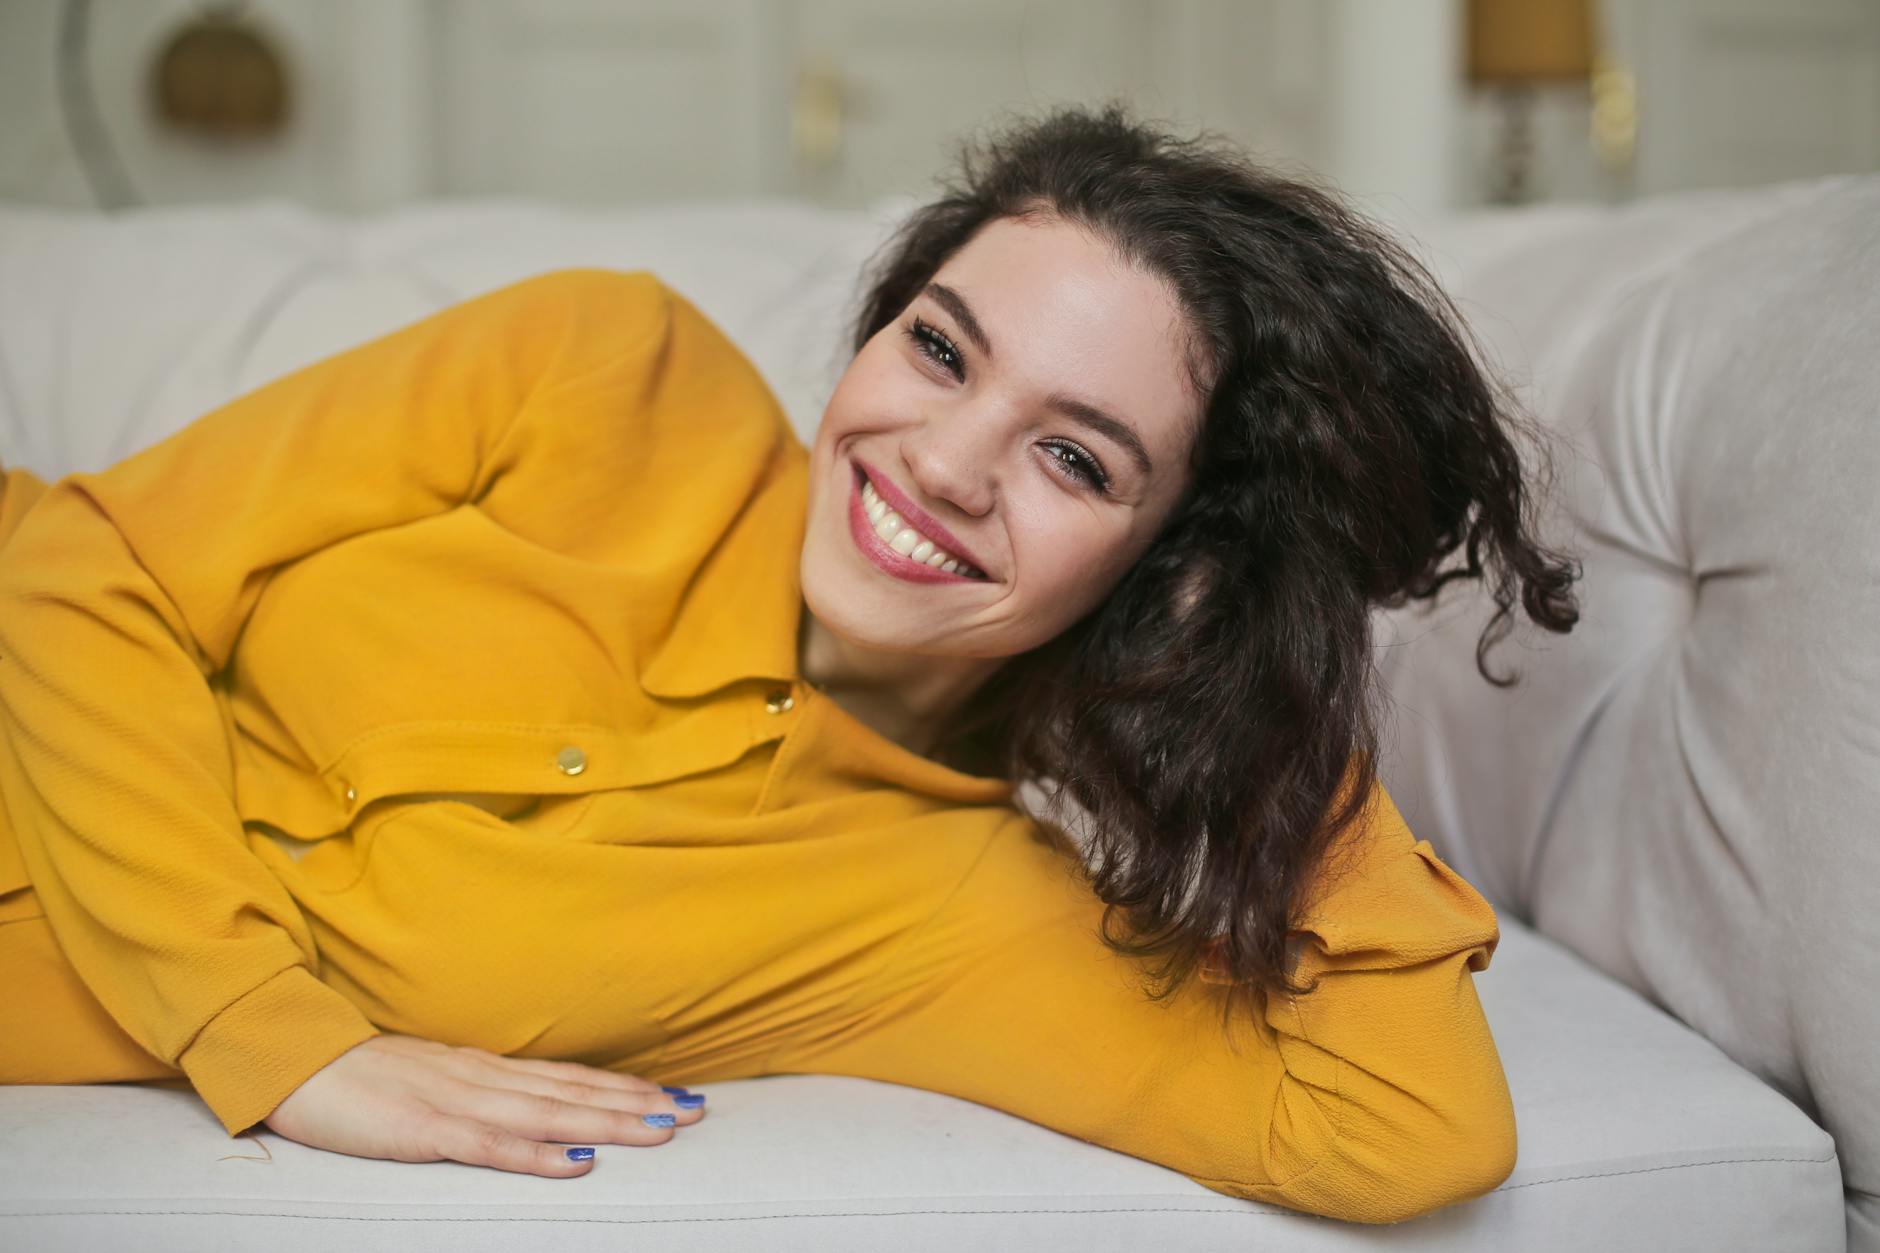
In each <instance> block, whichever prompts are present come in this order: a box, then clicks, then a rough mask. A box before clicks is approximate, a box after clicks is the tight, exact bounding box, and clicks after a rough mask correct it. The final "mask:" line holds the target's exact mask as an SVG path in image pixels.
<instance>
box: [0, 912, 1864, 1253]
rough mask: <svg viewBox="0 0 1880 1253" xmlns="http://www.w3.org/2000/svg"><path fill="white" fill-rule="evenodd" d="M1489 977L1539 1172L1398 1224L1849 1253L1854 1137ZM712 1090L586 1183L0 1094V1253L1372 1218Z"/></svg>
mask: <svg viewBox="0 0 1880 1253" xmlns="http://www.w3.org/2000/svg"><path fill="white" fill-rule="evenodd" d="M1476 978H1477V985H1478V988H1479V991H1480V994H1481V997H1482V1003H1483V1008H1484V1009H1485V1010H1486V1011H1487V1013H1488V1015H1489V1017H1490V1019H1491V1020H1492V1021H1493V1022H1494V1023H1495V1031H1496V1037H1497V1041H1498V1047H1499V1049H1500V1051H1501V1055H1502V1060H1503V1064H1504V1066H1505V1068H1506V1070H1507V1074H1508V1081H1509V1084H1510V1086H1511V1088H1512V1090H1513V1092H1514V1093H1515V1106H1516V1117H1517V1121H1518V1124H1519V1126H1520V1137H1521V1156H1520V1162H1519V1163H1518V1165H1517V1166H1516V1168H1515V1171H1514V1174H1513V1175H1511V1176H1510V1177H1509V1178H1508V1179H1507V1180H1506V1181H1505V1182H1503V1184H1502V1185H1501V1186H1500V1187H1499V1188H1497V1189H1496V1190H1495V1191H1494V1192H1491V1193H1489V1194H1488V1195H1486V1196H1482V1197H1479V1198H1477V1199H1475V1200H1473V1201H1470V1202H1468V1203H1466V1204H1463V1205H1456V1206H1450V1207H1448V1208H1446V1209H1442V1210H1437V1211H1435V1212H1433V1213H1430V1214H1426V1215H1424V1216H1422V1217H1420V1218H1415V1219H1411V1220H1409V1221H1408V1222H1404V1223H1400V1224H1397V1225H1396V1226H1395V1227H1394V1228H1393V1229H1392V1235H1393V1236H1394V1237H1395V1238H1396V1239H1398V1240H1411V1239H1414V1238H1417V1237H1420V1238H1421V1240H1422V1243H1421V1244H1419V1245H1418V1246H1417V1247H1423V1248H1432V1249H1436V1248H1440V1249H1444V1250H1477V1249H1479V1250H1484V1251H1487V1250H1496V1251H1499V1250H1505V1249H1522V1250H1525V1251H1527V1253H1546V1251H1549V1250H1560V1251H1561V1253H1567V1251H1569V1250H1570V1251H1572V1253H1580V1251H1581V1250H1585V1249H1658V1248H1667V1247H1671V1248H1741V1249H1774V1248H1783V1249H1838V1248H1840V1247H1841V1244H1840V1241H1841V1236H1842V1232H1841V1216H1840V1203H1839V1202H1840V1192H1841V1176H1840V1170H1839V1167H1838V1164H1837V1163H1836V1161H1835V1156H1834V1145H1833V1143H1832V1142H1831V1141H1830V1140H1829V1138H1828V1136H1827V1135H1826V1134H1825V1133H1824V1132H1823V1131H1822V1130H1821V1129H1820V1128H1819V1127H1817V1126H1815V1125H1814V1124H1813V1123H1811V1122H1810V1121H1809V1120H1808V1119H1807V1118H1805V1117H1803V1116H1802V1114H1801V1113H1800V1112H1799V1111H1797V1110H1796V1109H1795V1107H1794V1106H1793V1105H1792V1104H1790V1103H1789V1102H1788V1101H1786V1100H1784V1099H1783V1098H1782V1097H1781V1096H1780V1095H1778V1094H1777V1093H1776V1092H1774V1091H1773V1090H1772V1089H1770V1088H1769V1087H1767V1086H1766V1085H1764V1084H1762V1083H1760V1082H1758V1081H1757V1080H1756V1079H1754V1078H1752V1077H1751V1076H1750V1075H1749V1074H1747V1073H1746V1072H1745V1071H1744V1070H1743V1069H1742V1068H1741V1067H1739V1066H1737V1065H1736V1064H1735V1063H1733V1062H1731V1061H1730V1060H1729V1058H1727V1057H1725V1056H1724V1055H1723V1054H1722V1053H1721V1052H1720V1051H1719V1050H1718V1049H1717V1048H1716V1046H1714V1045H1712V1044H1711V1043H1710V1042H1709V1041H1707V1040H1705V1039H1704V1038H1703V1037H1702V1036H1699V1035H1698V1034H1697V1033H1695V1032H1694V1031H1691V1030H1690V1029H1689V1028H1687V1027H1685V1026H1683V1025H1682V1024H1680V1023H1678V1022H1676V1021H1675V1020H1673V1019H1672V1018H1670V1017H1669V1016H1667V1015H1666V1014H1664V1013H1662V1012H1660V1011H1659V1010H1657V1009H1655V1008H1653V1007H1652V1006H1651V1005H1649V1004H1647V1003H1646V1002H1645V1001H1644V1000H1643V999H1642V998H1640V997H1639V996H1637V995H1636V994H1634V993H1632V992H1630V991H1628V990H1627V989H1625V988H1622V987H1620V986H1619V985H1618V984H1616V983H1614V982H1612V981H1611V980H1610V979H1607V978H1605V977H1604V976H1602V975H1600V974H1598V973H1596V972H1594V971H1593V970H1592V969H1590V968H1589V967H1588V966H1586V964H1585V963H1583V962H1581V961H1580V960H1579V959H1578V958H1576V957H1574V956H1572V955H1571V954H1570V953H1568V952H1567V951H1566V950H1565V949H1564V948H1562V947H1561V946H1559V945H1557V944H1555V943H1553V942H1551V941H1549V940H1546V939H1543V938H1541V937H1539V936H1536V935H1535V934H1534V933H1533V932H1531V931H1529V930H1528V929H1527V928H1525V927H1523V926H1522V925H1521V924H1519V923H1512V922H1511V923H1508V924H1505V925H1504V926H1503V930H1502V943H1501V947H1500V949H1499V950H1498V951H1497V953H1496V958H1495V963H1494V966H1493V967H1492V968H1491V969H1489V970H1486V971H1483V972H1482V973H1481V974H1479V975H1478V976H1476ZM700 1090H701V1091H705V1092H706V1093H707V1095H708V1096H709V1097H710V1109H711V1113H710V1114H709V1115H708V1116H707V1117H706V1118H705V1119H704V1120H703V1121H701V1122H698V1123H696V1124H694V1125H693V1126H691V1127H687V1128H685V1129H684V1130H683V1131H682V1132H681V1133H680V1134H679V1135H678V1137H677V1138H675V1139H673V1140H672V1141H670V1142H668V1143H666V1144H663V1145H660V1146H657V1147H653V1148H635V1147H629V1146H624V1145H603V1146H601V1147H600V1148H599V1149H598V1151H597V1154H596V1160H595V1167H594V1169H593V1170H592V1171H590V1172H589V1173H588V1174H586V1175H583V1176H581V1177H579V1178H575V1179H541V1178H536V1177H534V1176H528V1175H515V1174H506V1173H503V1172H500V1171H495V1170H490V1169H487V1168H485V1167H480V1166H465V1165H461V1164H458V1163H455V1162H427V1163H406V1162H390V1161H370V1160H367V1159H364V1158H355V1157H347V1156H344V1155H342V1154H337V1153H327V1152H322V1151H320V1150H317V1149H309V1148H307V1147H305V1146H303V1145H300V1144H296V1143H294V1142H293V1141H291V1140H287V1139H284V1138H283V1137H281V1136H278V1135H276V1134H274V1133H273V1132H271V1131H268V1130H267V1129H266V1128H260V1129H258V1130H256V1131H254V1132H251V1133H249V1135H248V1136H245V1137H243V1138H242V1139H240V1140H236V1141H231V1140H230V1139H229V1138H228V1136H227V1134H226V1133H225V1132H223V1130H222V1128H221V1127H220V1125H218V1124H217V1123H216V1121H215V1119H214V1117H213V1116H211V1115H210V1114H209V1112H208V1109H207V1108H206V1107H205V1106H204V1105H203V1104H202V1103H201V1102H200V1101H199V1100H197V1099H196V1097H195V1096H194V1094H193V1093H190V1092H188V1091H187V1090H176V1089H174V1088H171V1087H166V1086H162V1085H156V1084H116V1085H93V1086H89V1087H15V1088H0V1246H4V1247H7V1248H18V1249H41V1248H45V1249H52V1248H56V1249H65V1250H90V1249H97V1250H105V1249H121V1248H129V1247H135V1248H137V1249H138V1250H139V1253H165V1251H167V1250H177V1251H178V1253H183V1251H185V1250H187V1251H190V1253H193V1251H194V1250H197V1249H203V1248H236V1247H263V1246H265V1247H267V1248H269V1249H270V1250H273V1251H275V1253H290V1251H292V1250H299V1249H322V1248H333V1247H342V1246H343V1247H346V1248H385V1249H397V1250H400V1251H401V1253H418V1251H420V1250H426V1249H440V1250H443V1249H449V1250H453V1251H461V1250H464V1249H480V1248H488V1249H511V1248H518V1247H520V1248H543V1249H547V1248H553V1249H556V1250H558V1251H560V1250H570V1251H573V1250H581V1249H596V1250H599V1249H618V1248H623V1247H636V1248H637V1247H640V1244H641V1242H642V1241H643V1242H644V1243H645V1244H646V1245H647V1246H648V1247H651V1246H652V1245H655V1244H656V1245H657V1246H658V1247H659V1248H661V1249H673V1250H701V1251H703V1250H713V1251H714V1253H722V1251H728V1250H742V1249H753V1250H756V1249H763V1250H775V1249H816V1250H843V1249H854V1250H875V1249H880V1248H886V1247H892V1248H896V1249H922V1250H934V1251H936V1253H939V1251H941V1250H947V1251H951V1250H955V1249H959V1248H972V1247H982V1246H983V1247H996V1248H1011V1249H1036V1250H1072V1249H1075V1250H1077V1251H1078V1253H1137V1251H1138V1250H1142V1249H1215V1248H1221V1249H1225V1248H1285V1249H1288V1250H1292V1251H1294V1253H1312V1251H1313V1250H1320V1249H1324V1250H1330V1249H1335V1248H1338V1249H1342V1248H1349V1247H1351V1240H1352V1234H1353V1232H1354V1231H1355V1230H1357V1229H1356V1228H1354V1227H1352V1226H1351V1225H1350V1224H1346V1223H1339V1222H1332V1221H1328V1220H1326V1219H1322V1218H1318V1217H1315V1216H1313V1215H1309V1214H1301V1213H1297V1212H1295V1211H1292V1210H1287V1209H1283V1208H1280V1207H1278V1206H1271V1205H1261V1204H1258V1203H1255V1202H1251V1201H1242V1200H1238V1199H1235V1198H1233V1197H1228V1196H1223V1195H1221V1194H1220V1193H1217V1192H1213V1191H1210V1190H1209V1189H1207V1188H1204V1187H1202V1186H1201V1185H1200V1184H1197V1183H1195V1182H1193V1181H1192V1180H1189V1179H1187V1178H1185V1177H1184V1176H1182V1175H1180V1174H1178V1173H1176V1172H1174V1171H1172V1170H1168V1169H1166V1168H1164V1167H1161V1166H1157V1165H1154V1164H1152V1163H1150V1162H1146V1161H1142V1160H1139V1159H1136V1158H1131V1157H1125V1156H1123V1155H1121V1154H1118V1153H1113V1152H1110V1151H1109V1150H1106V1149H1102V1148H1098V1147H1096V1146H1094V1145H1091V1144H1087V1143H1085V1142H1083V1141H1080V1140H1076V1139H1073V1138H1071V1137H1068V1136H1065V1135H1061V1134H1059V1133H1058V1132H1055V1131H1052V1130H1049V1129H1047V1128H1045V1127H1042V1126H1038V1125H1036V1124H1033V1123H1028V1122H1024V1121H1021V1120H1019V1119H1016V1118H1013V1117H1011V1116H1009V1115H1006V1114H1004V1113H1001V1112H999V1111H996V1110H992V1109H989V1108H987V1107H985V1106H981V1105H976V1104H974V1103H972V1102H970V1101H963V1100H960V1099H957V1098H955V1097H951V1096H945V1095H942V1094H939V1093H934V1092H926V1091H921V1090H918V1089H915V1088H909V1087H903V1086H900V1085H893V1084H884V1083H876V1082H873V1081H870V1080H866V1079H856V1078H849V1077H845V1076H823V1075H770V1076H765V1077H763V1078H758V1079H746V1080H739V1081H735V1082H730V1083H720V1084H713V1085H710V1086H709V1087H707V1088H702V1089H700ZM1181 1116H1182V1115H1181V1111H1180V1110H1179V1109H1171V1110H1168V1111H1167V1117H1170V1118H1180V1117H1181ZM336 1233H337V1234H336Z"/></svg>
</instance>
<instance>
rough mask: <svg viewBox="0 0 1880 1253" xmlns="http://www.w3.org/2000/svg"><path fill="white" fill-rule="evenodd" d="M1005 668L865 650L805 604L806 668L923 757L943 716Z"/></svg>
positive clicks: (818, 683)
mask: <svg viewBox="0 0 1880 1253" xmlns="http://www.w3.org/2000/svg"><path fill="white" fill-rule="evenodd" d="M997 666H998V662H997V660H996V659H986V658H979V657H932V656H928V655H926V654H920V653H897V652H887V651H882V650H879V649H867V648H862V647H859V646H858V645H855V644H852V643H850V642H849V641H848V640H845V639H843V638H842V637H841V636H839V635H837V634H836V633H835V632H833V631H831V630H829V629H828V628H827V627H825V626H823V624H822V623H821V622H819V621H818V620H817V618H816V615H815V614H813V613H811V612H810V609H809V605H808V604H807V603H806V604H804V606H803V608H802V620H801V623H800V626H799V629H798V633H797V668H798V673H800V674H801V675H802V676H803V678H804V680H805V681H806V682H808V683H809V684H810V685H811V686H813V687H815V688H816V689H817V690H818V691H820V692H822V693H823V694H824V695H825V696H828V697H829V698H830V699H831V700H833V701H835V702H836V704H838V705H840V706H841V707H842V709H843V710H844V711H845V712H846V713H848V714H849V715H850V716H851V717H853V718H854V719H855V720H856V721H857V722H860V723H862V724H863V725H864V726H867V727H869V728H871V729H873V730H874V731H875V732H877V733H878V734H880V735H882V736H884V737H886V738H887V739H890V740H892V741H894V742H895V743H896V744H899V745H901V746H902V747H903V748H905V749H907V750H908V751H910V752H913V753H917V754H920V755H922V756H926V755H927V754H928V753H930V752H931V751H932V749H933V747H934V742H933V741H934V737H935V735H936V734H937V732H938V729H939V727H940V724H941V722H942V720H944V719H945V718H946V717H947V716H948V715H950V714H952V713H953V712H954V711H955V710H957V709H958V708H959V707H960V705H961V704H963V703H964V702H965V700H966V699H967V697H969V696H970V695H971V694H972V692H973V690H974V689H975V688H976V687H978V685H979V684H980V683H981V682H982V681H984V679H985V677H986V675H988V674H990V673H991V672H992V671H993V670H994V669H996V668H997Z"/></svg>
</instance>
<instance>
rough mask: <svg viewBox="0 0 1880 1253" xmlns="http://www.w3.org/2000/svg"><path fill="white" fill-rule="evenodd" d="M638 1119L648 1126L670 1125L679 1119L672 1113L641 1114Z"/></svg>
mask: <svg viewBox="0 0 1880 1253" xmlns="http://www.w3.org/2000/svg"><path fill="white" fill-rule="evenodd" d="M640 1121H641V1122H643V1123H645V1124H646V1125H647V1126H649V1127H670V1126H672V1124H673V1123H675V1122H677V1121H679V1120H678V1118H677V1117H675V1116H674V1115H672V1114H641V1115H640Z"/></svg>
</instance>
